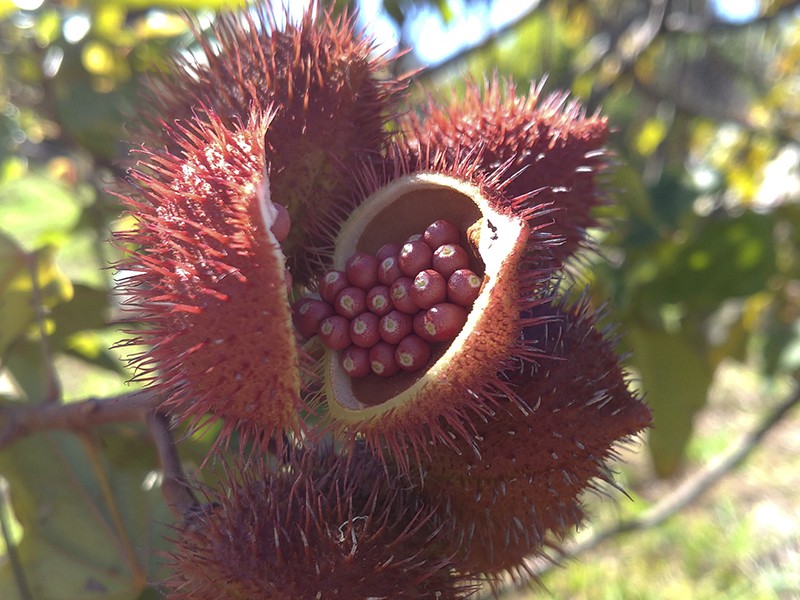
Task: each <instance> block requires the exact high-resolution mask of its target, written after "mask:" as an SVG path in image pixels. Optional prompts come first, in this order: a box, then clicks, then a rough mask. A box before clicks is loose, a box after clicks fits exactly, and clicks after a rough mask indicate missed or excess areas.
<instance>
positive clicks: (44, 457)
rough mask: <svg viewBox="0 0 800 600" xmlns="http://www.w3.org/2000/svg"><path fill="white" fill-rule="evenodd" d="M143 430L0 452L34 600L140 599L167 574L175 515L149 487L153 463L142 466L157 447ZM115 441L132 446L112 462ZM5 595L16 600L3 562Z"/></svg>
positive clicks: (51, 437) (34, 439)
mask: <svg viewBox="0 0 800 600" xmlns="http://www.w3.org/2000/svg"><path fill="white" fill-rule="evenodd" d="M139 429H140V430H136V428H134V429H131V427H130V426H128V427H125V428H123V427H116V428H110V429H108V430H106V433H107V434H108V437H107V438H106V437H105V436H102V437H97V436H95V437H91V438H90V437H88V436H87V437H79V436H76V435H73V434H70V433H48V434H40V435H36V436H31V437H29V438H26V439H24V440H22V441H20V442H18V443H17V444H16V445H15V446H14V447H13V448H12V449H11V450H10V451H5V452H3V453H0V473H2V475H3V476H4V477H6V478H7V479H8V480H9V483H10V485H11V498H12V502H13V506H14V510H15V514H16V516H17V518H18V519H19V521H20V523H21V524H22V527H23V530H24V534H23V539H22V542H21V543H20V544H19V545H18V553H19V556H20V558H21V560H22V566H23V570H24V573H25V576H26V579H27V581H28V582H29V584H30V585H31V587H32V588H33V596H34V597H35V598H41V599H44V600H62V599H63V600H74V599H76V598H81V599H97V600H134V599H135V598H138V597H139V596H140V594H142V593H143V592H144V591H145V590H146V589H147V587H148V585H147V582H148V581H149V580H157V579H158V578H160V577H162V576H163V573H162V572H160V571H159V569H158V566H157V565H158V560H157V554H156V553H157V552H158V551H160V550H163V549H164V548H165V542H164V541H163V535H164V534H165V533H166V525H164V524H165V523H167V522H169V520H170V518H169V515H168V512H167V508H166V504H165V502H164V500H163V498H162V496H161V494H160V491H159V489H158V488H157V487H153V486H151V485H150V483H151V482H152V481H153V476H152V475H150V473H151V472H152V469H153V465H152V463H151V464H145V465H142V464H141V457H142V456H147V457H151V456H152V444H151V443H150V442H149V438H148V436H146V435H143V432H142V431H141V428H139ZM132 431H133V432H134V433H135V435H132V434H131V432H132ZM112 441H113V444H114V445H119V444H121V443H122V444H127V448H126V449H125V451H124V452H120V451H119V450H117V451H115V452H114V454H115V455H116V456H117V458H116V459H115V460H114V462H113V463H112V462H110V461H109V459H108V457H107V456H106V454H105V453H104V451H103V448H104V447H105V446H106V445H108V444H111V443H112ZM121 457H122V458H121ZM124 457H127V458H124ZM131 457H133V459H131ZM0 589H3V590H8V595H4V596H3V597H4V598H8V599H9V600H16V598H17V597H16V596H15V594H14V591H13V590H15V584H14V579H13V574H12V573H11V570H10V568H9V565H8V564H4V565H2V566H0Z"/></svg>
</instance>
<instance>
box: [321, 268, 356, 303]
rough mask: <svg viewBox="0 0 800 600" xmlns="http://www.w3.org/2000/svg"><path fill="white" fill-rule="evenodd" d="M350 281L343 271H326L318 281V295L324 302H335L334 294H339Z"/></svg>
mask: <svg viewBox="0 0 800 600" xmlns="http://www.w3.org/2000/svg"><path fill="white" fill-rule="evenodd" d="M348 285H350V283H349V282H348V281H347V275H345V274H344V271H328V272H327V273H325V276H324V277H323V278H322V279H321V280H320V282H319V295H320V296H321V297H322V299H323V300H325V302H330V303H331V304H333V303H334V302H336V296H338V295H339V292H341V291H342V290H343V289H344V288H346V287H347V286H348Z"/></svg>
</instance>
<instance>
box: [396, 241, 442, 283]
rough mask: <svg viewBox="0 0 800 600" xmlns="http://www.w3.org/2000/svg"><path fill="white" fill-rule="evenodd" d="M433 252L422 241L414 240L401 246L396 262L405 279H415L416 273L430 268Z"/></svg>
mask: <svg viewBox="0 0 800 600" xmlns="http://www.w3.org/2000/svg"><path fill="white" fill-rule="evenodd" d="M432 258H433V250H431V249H430V247H429V246H428V244H426V243H425V242H423V241H422V240H414V241H413V242H408V243H407V244H404V245H403V248H402V249H401V250H400V255H399V256H398V257H397V262H398V264H399V265H400V270H401V271H402V272H403V275H405V276H406V277H416V275H417V273H419V272H420V271H424V270H425V269H430V268H431V259H432Z"/></svg>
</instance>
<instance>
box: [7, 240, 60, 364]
mask: <svg viewBox="0 0 800 600" xmlns="http://www.w3.org/2000/svg"><path fill="white" fill-rule="evenodd" d="M55 254H56V250H55V248H54V247H52V246H45V247H44V248H40V249H39V250H37V251H36V252H34V253H33V254H32V255H29V254H27V253H26V252H24V251H23V250H22V249H21V248H20V247H19V246H17V244H16V243H15V242H14V241H13V240H12V239H10V238H8V237H5V236H4V235H2V234H0V361H1V360H3V358H4V356H5V354H6V351H7V350H8V348H9V346H11V344H12V343H13V342H14V341H15V340H16V339H17V338H19V337H20V336H21V335H22V334H23V333H25V332H26V331H27V329H28V328H29V327H30V325H31V324H32V323H34V322H35V320H36V293H35V290H34V286H33V277H32V276H31V271H32V270H33V271H34V272H35V273H36V277H37V281H38V287H39V294H40V297H41V301H42V304H43V305H44V306H45V307H51V306H54V305H56V304H57V303H59V302H63V301H66V300H69V299H70V298H71V297H72V284H71V283H70V281H69V279H67V277H66V276H64V274H63V273H62V272H61V271H60V270H59V268H58V266H57V265H56V262H55ZM29 264H31V265H33V269H31V268H30V267H29Z"/></svg>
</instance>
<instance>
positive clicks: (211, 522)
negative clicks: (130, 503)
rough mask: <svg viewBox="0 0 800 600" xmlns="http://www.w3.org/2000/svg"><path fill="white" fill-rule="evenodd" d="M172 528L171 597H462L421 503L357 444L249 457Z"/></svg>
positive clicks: (464, 584) (464, 588)
mask: <svg viewBox="0 0 800 600" xmlns="http://www.w3.org/2000/svg"><path fill="white" fill-rule="evenodd" d="M205 496H206V498H205V500H206V501H205V503H204V505H203V507H202V508H201V509H199V510H198V511H196V512H195V513H193V514H191V515H188V516H187V518H186V520H185V521H184V522H183V523H182V524H180V525H178V526H177V527H176V534H175V539H174V542H175V545H174V548H173V550H172V551H171V553H170V555H171V569H172V576H171V577H170V578H169V579H168V581H167V582H166V584H167V587H168V589H169V592H170V593H169V598H171V599H173V600H218V599H219V598H231V599H247V600H250V599H256V598H257V599H259V600H270V599H274V600H286V599H289V598H292V599H295V600H316V599H318V598H325V599H330V600H336V599H341V600H367V599H369V598H408V599H412V598H418V599H428V598H441V599H442V600H449V599H456V598H466V597H468V596H470V595H472V593H473V592H474V591H475V586H473V585H471V584H470V583H469V582H468V581H467V580H466V576H465V575H463V574H459V573H458V571H457V570H455V567H456V565H454V564H453V563H452V561H451V560H450V558H449V556H450V555H452V554H453V551H452V549H449V550H448V546H447V540H444V539H441V538H439V537H438V536H437V531H436V530H435V529H434V528H433V527H431V523H433V522H434V519H433V518H432V514H433V513H432V512H431V509H429V508H426V507H425V506H424V505H423V504H422V503H421V502H420V501H419V498H418V497H417V496H415V495H414V494H413V493H412V492H409V491H407V490H405V489H403V488H401V487H400V486H399V485H396V484H395V483H394V482H392V481H391V480H390V479H389V478H388V477H387V475H386V473H385V471H384V470H383V468H382V467H380V466H379V465H378V464H376V463H375V461H374V460H373V459H372V458H371V457H370V456H369V455H368V454H366V453H364V452H355V453H353V454H351V455H348V456H334V455H328V456H322V457H320V456H319V455H317V454H313V453H310V452H306V453H304V455H303V456H302V457H301V458H294V459H292V460H291V461H290V462H289V463H288V464H286V465H282V466H281V467H280V469H278V470H275V469H271V468H269V467H265V466H264V465H263V464H259V465H257V466H256V467H250V468H248V469H247V470H245V472H244V473H243V474H241V475H238V476H232V477H231V479H230V481H228V482H226V485H225V487H224V488H223V489H221V490H206V491H205Z"/></svg>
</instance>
